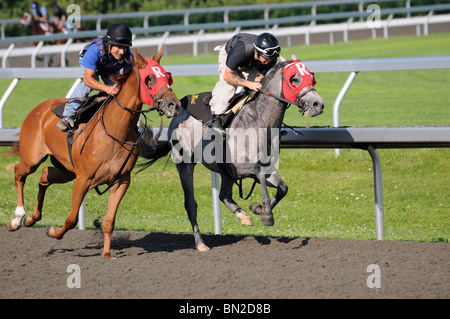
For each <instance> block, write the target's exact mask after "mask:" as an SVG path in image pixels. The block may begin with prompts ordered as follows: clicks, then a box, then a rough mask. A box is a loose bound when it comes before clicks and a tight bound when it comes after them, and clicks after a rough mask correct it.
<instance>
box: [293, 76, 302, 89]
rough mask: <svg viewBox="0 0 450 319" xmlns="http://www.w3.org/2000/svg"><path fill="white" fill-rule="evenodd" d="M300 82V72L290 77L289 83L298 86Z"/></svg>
mask: <svg viewBox="0 0 450 319" xmlns="http://www.w3.org/2000/svg"><path fill="white" fill-rule="evenodd" d="M301 83H302V77H301V76H300V74H295V75H294V76H293V77H292V78H291V84H292V85H293V86H295V87H297V86H299V85H300V84H301Z"/></svg>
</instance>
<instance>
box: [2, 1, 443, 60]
mask: <svg viewBox="0 0 450 319" xmlns="http://www.w3.org/2000/svg"><path fill="white" fill-rule="evenodd" d="M383 2H392V1H389V0H382V1H377V3H383ZM410 2H411V1H410V0H406V1H405V7H401V8H385V7H383V8H381V10H380V14H381V16H383V17H384V19H381V20H380V21H379V25H378V26H376V25H375V24H373V25H370V24H368V23H367V21H365V20H364V19H366V18H367V17H368V16H370V15H371V14H372V12H371V11H367V10H364V8H365V7H364V5H365V4H368V3H370V2H369V1H363V0H347V1H343V0H335V1H316V2H299V3H285V4H267V5H254V6H235V7H218V8H203V9H191V10H188V11H182V10H174V11H161V12H135V13H120V14H110V15H95V16H82V19H84V20H97V30H92V31H83V32H75V33H71V34H68V35H65V34H53V35H48V36H24V37H10V38H4V39H0V45H1V44H4V45H9V47H8V48H5V49H1V50H0V57H1V58H2V67H7V66H8V61H9V60H8V59H9V58H11V57H19V56H30V57H31V63H30V65H31V66H32V67H33V66H35V65H36V60H35V57H36V56H37V55H38V54H39V55H47V54H59V53H61V65H62V66H65V63H66V55H67V53H70V52H79V51H80V50H81V49H82V48H83V46H84V45H85V44H80V43H72V42H73V40H75V39H86V38H91V39H92V38H95V37H98V36H103V35H104V34H105V33H106V30H105V29H103V30H102V29H101V27H100V25H101V23H100V22H101V21H102V20H104V19H121V18H130V17H134V18H136V17H142V18H143V19H144V26H143V27H139V28H132V29H131V30H132V32H133V34H134V36H137V35H144V36H148V35H154V36H155V37H152V38H141V39H135V40H134V43H133V44H134V47H137V48H143V47H158V48H161V47H162V48H164V49H165V55H166V56H167V53H168V52H167V50H166V49H167V46H169V45H180V44H190V45H192V51H193V55H195V56H196V55H197V54H198V46H199V44H201V43H203V44H204V47H205V51H207V47H208V45H207V44H208V43H210V42H217V41H223V42H225V41H226V40H228V39H229V38H230V37H231V36H232V35H233V34H234V33H236V32H237V31H239V30H241V28H250V29H252V30H251V32H254V33H260V32H264V31H267V30H269V29H270V31H271V32H272V33H274V34H275V35H276V36H277V37H285V38H286V39H287V40H286V41H287V44H288V46H290V45H292V37H293V36H299V35H303V36H304V37H305V44H306V45H309V43H310V37H311V35H312V34H319V33H328V34H329V40H330V43H332V42H334V34H336V33H341V32H342V34H343V38H344V41H348V38H349V32H351V31H356V30H371V31H372V37H376V36H377V32H376V29H377V28H379V29H382V30H383V36H384V37H385V38H387V37H388V35H389V28H395V27H401V26H414V27H415V28H416V34H417V35H422V34H424V35H427V34H428V26H429V24H436V23H450V14H439V15H435V14H436V12H440V11H444V12H445V11H448V10H450V3H449V4H438V5H425V6H411V5H410ZM344 3H345V4H348V3H353V4H358V10H357V11H348V12H336V13H317V8H318V7H320V6H323V5H333V4H335V5H339V4H344ZM297 7H310V8H311V14H310V15H303V16H293V17H290V16H288V17H277V18H270V16H269V12H270V10H273V9H280V8H297ZM243 10H263V11H264V18H262V19H255V20H245V21H243V20H241V21H230V20H229V18H228V13H229V12H232V11H243ZM214 12H223V14H224V19H223V22H215V23H200V24H191V23H189V16H191V15H195V14H205V13H214ZM411 13H421V14H423V16H411ZM170 14H172V15H180V14H183V15H184V16H185V18H184V24H178V25H165V26H148V18H149V17H152V16H161V15H170ZM395 15H397V16H398V15H402V16H406V17H397V18H394V16H395ZM337 20H338V21H339V20H340V21H343V22H340V23H330V21H337ZM354 20H356V21H354ZM5 21H7V23H11V21H12V20H11V19H8V20H5ZM145 21H147V22H145ZM317 22H328V23H327V24H317ZM0 24H2V22H1V21H0ZM286 24H294V25H296V26H293V27H280V26H282V25H286ZM300 24H304V25H300ZM261 27H263V28H262V29H258V28H261ZM226 29H228V30H230V29H234V31H232V32H211V31H214V30H226ZM422 29H423V31H422ZM193 32H197V33H196V34H193ZM159 34H164V35H163V36H162V37H161V36H159ZM60 39H70V41H68V43H66V44H64V45H53V46H52V45H44V43H45V42H46V41H54V40H60ZM33 42H35V43H39V44H38V46H37V47H25V48H23V47H22V48H17V47H16V45H17V44H19V43H33Z"/></svg>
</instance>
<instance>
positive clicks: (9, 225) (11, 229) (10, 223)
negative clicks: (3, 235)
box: [6, 221, 20, 231]
mask: <svg viewBox="0 0 450 319" xmlns="http://www.w3.org/2000/svg"><path fill="white" fill-rule="evenodd" d="M6 228H8V230H9V231H16V230H18V229H19V228H20V225H19V226H17V225H13V223H12V222H11V221H10V222H9V223H8V225H6Z"/></svg>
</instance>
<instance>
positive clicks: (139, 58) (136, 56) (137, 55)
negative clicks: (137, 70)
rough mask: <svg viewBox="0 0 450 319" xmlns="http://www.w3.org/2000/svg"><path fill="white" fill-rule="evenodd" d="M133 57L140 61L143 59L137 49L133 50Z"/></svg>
mask: <svg viewBox="0 0 450 319" xmlns="http://www.w3.org/2000/svg"><path fill="white" fill-rule="evenodd" d="M134 58H135V59H136V61H142V60H144V58H143V57H142V55H141V54H140V53H139V51H138V49H136V50H135V55H134Z"/></svg>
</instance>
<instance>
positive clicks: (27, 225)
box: [23, 216, 36, 227]
mask: <svg viewBox="0 0 450 319" xmlns="http://www.w3.org/2000/svg"><path fill="white" fill-rule="evenodd" d="M28 219H31V220H32V219H33V217H31V216H27V217H25V218H24V220H23V225H24V226H25V227H31V226H33V225H34V224H36V222H35V221H31V222H30V221H28Z"/></svg>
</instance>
